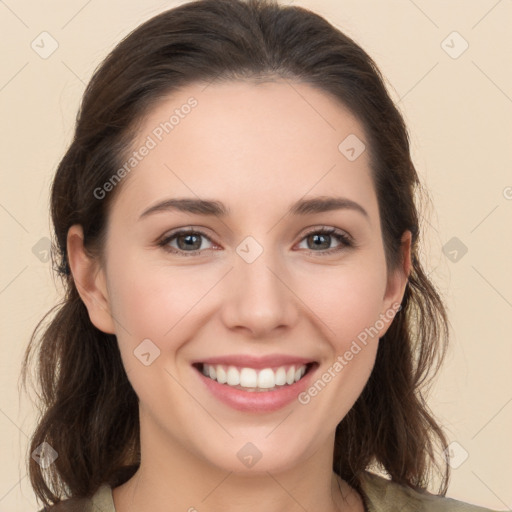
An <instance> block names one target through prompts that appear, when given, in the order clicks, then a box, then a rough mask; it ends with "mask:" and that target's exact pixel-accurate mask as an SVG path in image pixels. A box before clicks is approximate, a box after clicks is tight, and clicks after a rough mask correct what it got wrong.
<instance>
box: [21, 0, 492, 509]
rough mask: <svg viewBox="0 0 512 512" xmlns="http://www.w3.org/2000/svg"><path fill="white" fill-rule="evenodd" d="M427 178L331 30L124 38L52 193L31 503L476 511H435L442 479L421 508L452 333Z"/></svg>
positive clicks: (208, 6)
mask: <svg viewBox="0 0 512 512" xmlns="http://www.w3.org/2000/svg"><path fill="white" fill-rule="evenodd" d="M419 186H420V184H419V180H418V177H417V174H416V171H415V169H414V166H413V164H412V162H411V158H410V152H409V143H408V136H407V131H406V127H405V125H404V122H403V119H402V117H401V116H400V114H399V112H398V110H397V109H396V107H395V106H394V105H393V103H392V101H391V100H390V98H389V96H388V94H387V92H386V90H385V87H384V84H383V81H382V78H381V75H380V73H379V71H378V69H377V68H376V66H375V64H374V63H373V61H372V60H371V59H370V57H369V56H368V55H367V54H366V53H365V52H364V51H363V50H362V49H361V48H360V47H359V46H357V45H356V44H355V43H354V42H353V41H352V40H350V39H349V38H348V37H347V36H345V35H344V34H342V33H341V32H339V31H338V30H336V29H335V28H334V27H332V26H331V25H330V24H329V23H328V22H326V21H325V20H324V19H322V18H321V17H319V16H317V15H315V14H313V13H311V12H309V11H307V10H305V9H301V8H298V7H284V6H279V5H277V4H275V3H273V2H270V1H268V2H267V1H251V0H249V1H247V2H243V1H240V0H202V1H198V2H191V3H188V4H184V5H182V6H180V7H177V8H175V9H172V10H169V11H167V12H164V13H162V14H160V15H158V16H156V17H154V18H153V19H151V20H149V21H148V22H146V23H144V24H143V25H142V26H140V27H139V28H138V29H137V30H135V31H134V32H133V33H132V34H130V35H129V36H128V37H127V38H126V39H125V40H123V41H122V42H121V43H120V44H119V45H118V46H117V47H116V48H115V49H114V50H113V52H112V53H111V54H110V55H109V56H108V57H107V59H106V60H105V61H104V63H103V64H102V66H101V67H100V68H99V69H98V70H97V71H96V73H95V74H94V76H93V78H92V80H91V82H90V84H89V86H88V87H87V90H86V92H85V94H84V98H83V102H82V106H81V109H80V113H79V117H78V120H77V125H76V133H75V138H74V140H73V142H72V144H71V146H70V147H69V149H68V151H67V153H66V155H65V156H64V158H63V160H62V161H61V163H60V165H59V168H58V170H57V174H56V176H55V180H54V183H53V188H52V199H51V211H52V220H53V223H54V228H55V237H56V246H55V254H54V257H55V259H56V264H57V269H58V271H59V272H60V274H61V275H62V277H63V280H64V283H65V286H66V297H65V300H64V302H63V303H62V304H61V305H60V306H59V307H58V309H57V311H56V314H55V316H54V318H53V319H52V321H51V322H50V323H49V325H48V326H46V327H45V330H44V331H43V332H42V336H41V346H40V352H39V359H38V365H39V366H38V367H39V371H40V381H41V388H42V391H43V393H42V399H43V415H42V417H41V419H40V422H39V424H38V426H37V429H36V431H35V433H34V436H33V439H32V443H31V453H33V454H34V453H35V454H36V456H33V457H32V458H31V460H30V475H31V482H32V485H33V487H34V490H35V492H36V495H37V496H38V497H39V498H40V499H41V501H42V502H43V503H44V505H45V506H46V507H50V506H51V505H54V507H51V510H96V509H98V510H103V511H108V512H114V510H115V511H116V512H128V511H130V510H134V511H135V510H137V511H138V512H145V511H150V510H151V511H153V512H159V511H160V510H162V511H163V510H166V511H168V510H189V511H193V510H199V511H217V510H232V511H239V510H252V511H259V510H262V511H263V510H264V511H265V512H268V511H274V510H276V511H277V510H279V511H288V510H289V511H292V510H313V509H322V510H327V511H337V510H344V511H350V512H352V511H358V512H360V511H363V510H367V511H387V510H460V511H462V510H468V511H477V510H484V509H482V508H480V507H474V506H471V505H466V504H464V503H461V502H456V501H454V500H450V499H448V498H445V497H444V495H445V493H446V489H447V485H448V479H449V466H448V464H447V463H446V461H443V462H444V467H442V468H437V469H439V471H440V472H441V476H442V482H441V485H440V488H439V491H438V493H439V494H438V495H432V494H430V493H429V492H427V487H428V486H429V485H430V483H431V479H432V477H433V476H434V469H436V465H435V463H436V457H435V454H436V445H437V446H438V447H439V448H440V449H441V450H442V451H444V450H446V448H447V441H446V438H445V436H444V434H443V431H442V429H441V428H440V426H439V425H438V424H437V423H436V421H435V419H434V418H433V417H432V416H431V414H430V413H429V411H428V408H427V406H426V405H425V403H424V399H423V396H422V393H421V386H422V385H424V384H425V382H426V379H427V377H428V376H429V375H431V374H432V373H435V371H436V370H437V368H438V366H439V364H440V363H441V361H442V358H443V354H444V351H445V349H446V339H447V321H446V314H445V310H444V307H443V304H442V301H441V299H440V297H439V296H438V294H437V292H436V290H435V288H434V287H433V285H432V283H431V282H430V281H429V279H428V278H427V276H426V275H425V273H424V271H423V269H422V265H421V262H420V260H419V257H418V253H419V247H418V243H419V227H418V212H417V209H416V206H415V202H414V194H415V192H416V190H417V189H418V188H419ZM34 338H35V337H34ZM31 350H33V347H32V349H30V347H29V350H28V351H27V356H26V365H27V366H28V360H29V356H30V354H31ZM25 369H26V367H25ZM371 468H374V469H377V470H379V469H380V470H383V471H384V472H385V473H387V474H388V475H389V477H390V479H386V478H384V477H382V476H378V475H377V474H375V473H373V472H371V471H369V470H370V469H371ZM66 496H67V497H70V499H64V498H65V497H66ZM55 504H57V505H55Z"/></svg>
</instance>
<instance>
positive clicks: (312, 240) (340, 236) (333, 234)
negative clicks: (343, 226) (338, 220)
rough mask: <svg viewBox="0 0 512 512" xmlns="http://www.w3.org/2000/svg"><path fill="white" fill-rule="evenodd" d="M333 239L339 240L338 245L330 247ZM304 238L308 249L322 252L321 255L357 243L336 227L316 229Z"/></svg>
mask: <svg viewBox="0 0 512 512" xmlns="http://www.w3.org/2000/svg"><path fill="white" fill-rule="evenodd" d="M333 239H334V240H335V241H337V242H338V245H337V246H336V247H330V246H331V242H332V241H333ZM302 240H304V241H305V242H306V245H307V247H306V249H308V252H309V253H320V254H321V255H326V254H327V255H328V254H332V253H335V252H339V251H342V250H343V249H346V248H348V247H354V245H355V244H354V241H353V240H352V238H351V237H350V236H349V235H347V234H346V233H344V232H343V231H340V230H338V229H335V228H321V229H314V230H312V231H310V232H309V233H307V234H306V236H305V237H304V238H303V239H302ZM310 247H313V248H314V250H311V249H310ZM316 249H320V250H316Z"/></svg>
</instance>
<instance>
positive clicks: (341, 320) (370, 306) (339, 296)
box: [296, 258, 387, 350]
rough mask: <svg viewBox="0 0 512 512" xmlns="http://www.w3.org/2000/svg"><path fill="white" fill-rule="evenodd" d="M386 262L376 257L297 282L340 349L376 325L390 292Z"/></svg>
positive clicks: (320, 271) (324, 270)
mask: <svg viewBox="0 0 512 512" xmlns="http://www.w3.org/2000/svg"><path fill="white" fill-rule="evenodd" d="M386 280H387V279H386V267H385V262H383V261H381V260H379V259H377V258H375V259H372V260H370V259H366V261H363V260H361V261H357V264H353V265H346V266H339V267H324V268H320V267H319V268H318V269H312V270H311V271H310V272H309V273H308V275H307V277H306V276H305V275H304V276H303V277H301V279H300V282H299V281H297V285H296V289H297V290H299V291H298V295H299V296H300V297H305V298H306V299H305V301H304V302H305V303H306V304H307V306H308V308H310V310H311V311H312V312H314V314H315V315H316V317H317V318H318V319H319V321H321V322H318V324H319V325H320V324H323V325H324V332H325V335H326V336H327V337H328V338H329V339H331V340H332V345H333V346H335V348H336V349H337V350H344V347H345V346H346V345H347V344H350V342H351V340H352V339H354V338H357V336H358V335H359V334H360V333H361V332H363V331H364V330H365V329H367V328H369V327H371V326H373V325H375V323H376V321H377V320H378V318H379V315H380V313H381V311H382V307H383V298H384V294H385V290H386Z"/></svg>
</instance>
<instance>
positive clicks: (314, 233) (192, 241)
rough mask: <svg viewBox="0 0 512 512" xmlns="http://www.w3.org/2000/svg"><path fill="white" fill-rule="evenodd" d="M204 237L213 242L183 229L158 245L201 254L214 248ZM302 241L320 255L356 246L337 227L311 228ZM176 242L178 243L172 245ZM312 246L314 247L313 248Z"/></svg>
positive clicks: (196, 232) (191, 253) (200, 234)
mask: <svg viewBox="0 0 512 512" xmlns="http://www.w3.org/2000/svg"><path fill="white" fill-rule="evenodd" d="M203 239H206V240H208V242H210V244H213V242H212V240H211V239H210V237H208V236H207V235H206V234H205V233H203V232H202V231H198V230H192V229H182V230H179V231H175V232H174V233H171V234H169V235H168V236H166V237H164V238H163V239H162V240H161V241H160V242H158V245H159V246H160V247H163V249H164V250H166V251H168V252H171V253H173V254H178V255H180V256H200V255H201V254H202V252H203V251H205V250H208V249H212V247H203V243H202V240H203ZM333 240H334V241H337V242H338V245H337V246H335V247H331V243H332V241H333ZM302 241H305V242H306V245H307V247H306V249H307V251H308V252H309V253H310V254H312V253H319V254H320V255H329V254H332V253H336V252H339V251H342V250H343V249H346V248H349V247H354V246H355V243H354V241H353V240H352V238H351V237H350V236H349V235H347V234H346V233H344V232H343V231H340V230H338V229H335V228H320V229H319V228H317V229H314V230H311V231H309V233H307V234H306V236H305V237H304V238H303V239H302ZM302 241H301V242H302ZM174 243H175V244H176V245H172V244H174ZM310 247H313V250H312V249H311V248H310Z"/></svg>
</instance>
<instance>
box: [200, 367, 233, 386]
mask: <svg viewBox="0 0 512 512" xmlns="http://www.w3.org/2000/svg"><path fill="white" fill-rule="evenodd" d="M205 366H207V365H205ZM226 384H228V386H238V385H239V384H240V372H239V371H238V370H237V369H236V368H235V367H234V366H230V367H229V368H228V380H227V381H226Z"/></svg>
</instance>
